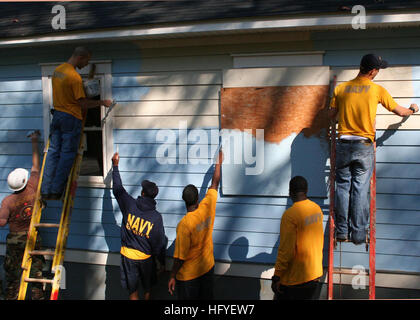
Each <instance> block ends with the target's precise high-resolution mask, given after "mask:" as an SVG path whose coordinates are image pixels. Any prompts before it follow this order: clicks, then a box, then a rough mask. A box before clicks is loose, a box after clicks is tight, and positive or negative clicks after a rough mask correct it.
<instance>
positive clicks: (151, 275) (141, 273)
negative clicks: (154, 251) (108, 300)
mask: <svg viewBox="0 0 420 320" xmlns="http://www.w3.org/2000/svg"><path fill="white" fill-rule="evenodd" d="M120 271H121V285H122V287H123V288H124V289H126V290H128V292H129V293H130V294H132V293H133V292H135V291H137V290H138V288H139V283H140V282H141V285H142V287H143V289H144V291H145V292H150V290H151V288H152V286H153V285H154V284H156V282H157V274H156V273H157V271H156V264H155V260H154V259H153V257H150V258H148V259H146V260H132V259H128V258H127V257H125V256H123V255H121V265H120Z"/></svg>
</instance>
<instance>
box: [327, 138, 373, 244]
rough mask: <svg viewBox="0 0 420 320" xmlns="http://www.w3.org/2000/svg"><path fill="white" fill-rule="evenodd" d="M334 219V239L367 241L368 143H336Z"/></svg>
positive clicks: (370, 167) (370, 159)
mask: <svg viewBox="0 0 420 320" xmlns="http://www.w3.org/2000/svg"><path fill="white" fill-rule="evenodd" d="M336 150H337V155H336V157H337V158H336V192H335V219H336V222H335V224H336V234H337V236H346V237H347V236H348V235H350V236H351V240H352V241H353V242H354V243H362V242H364V241H365V240H366V230H367V228H368V221H369V204H370V203H369V196H368V193H369V188H370V178H371V176H372V172H373V167H374V161H375V158H374V149H373V144H372V143H367V142H355V141H352V142H346V143H345V142H341V141H340V140H339V141H338V142H337V148H336Z"/></svg>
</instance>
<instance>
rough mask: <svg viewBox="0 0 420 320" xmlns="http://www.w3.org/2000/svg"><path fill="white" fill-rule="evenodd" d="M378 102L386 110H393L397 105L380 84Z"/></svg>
mask: <svg viewBox="0 0 420 320" xmlns="http://www.w3.org/2000/svg"><path fill="white" fill-rule="evenodd" d="M379 102H380V104H381V105H383V106H384V107H385V109H387V110H388V111H392V110H394V109H395V108H396V107H397V105H398V103H397V102H395V100H394V98H392V96H391V95H390V94H389V92H388V91H387V90H386V89H385V88H383V87H381V86H379Z"/></svg>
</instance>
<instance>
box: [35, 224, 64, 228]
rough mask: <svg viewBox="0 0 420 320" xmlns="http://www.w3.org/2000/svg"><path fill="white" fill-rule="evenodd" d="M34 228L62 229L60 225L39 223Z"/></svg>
mask: <svg viewBox="0 0 420 320" xmlns="http://www.w3.org/2000/svg"><path fill="white" fill-rule="evenodd" d="M34 226H35V228H60V224H58V223H37V224H35V225H34Z"/></svg>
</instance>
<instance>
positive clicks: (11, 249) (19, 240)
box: [4, 232, 45, 300]
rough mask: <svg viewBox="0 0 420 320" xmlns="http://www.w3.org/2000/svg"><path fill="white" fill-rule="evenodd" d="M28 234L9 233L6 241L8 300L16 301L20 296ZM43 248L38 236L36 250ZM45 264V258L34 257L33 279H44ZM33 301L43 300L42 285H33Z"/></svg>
mask: <svg viewBox="0 0 420 320" xmlns="http://www.w3.org/2000/svg"><path fill="white" fill-rule="evenodd" d="M26 239H27V234H26V232H17V233H12V232H11V233H9V234H8V235H7V239H6V257H5V260H4V270H5V273H6V299H7V300H16V299H17V298H18V294H19V287H20V278H21V275H22V267H21V265H22V259H23V254H24V252H25V246H26ZM40 248H41V238H40V236H39V235H38V237H37V241H36V245H35V249H36V250H39V249H40ZM44 263H45V259H44V257H43V256H33V257H32V267H31V272H30V277H31V278H42V267H43V265H44ZM28 288H31V298H32V300H43V299H44V292H43V289H42V288H43V285H42V284H41V283H32V284H30V285H29V286H28Z"/></svg>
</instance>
